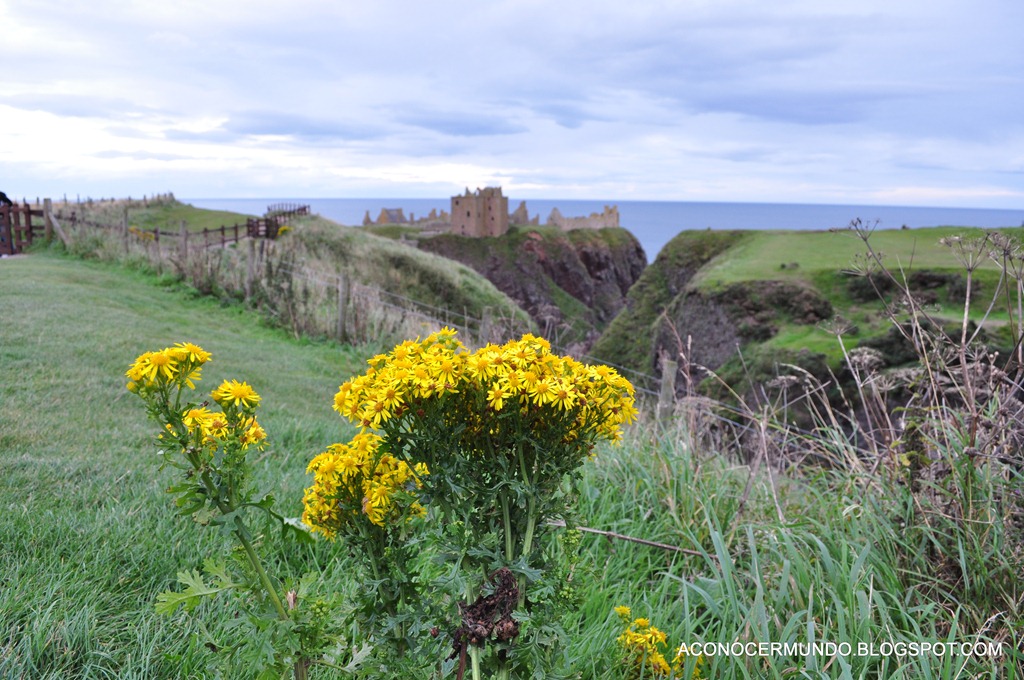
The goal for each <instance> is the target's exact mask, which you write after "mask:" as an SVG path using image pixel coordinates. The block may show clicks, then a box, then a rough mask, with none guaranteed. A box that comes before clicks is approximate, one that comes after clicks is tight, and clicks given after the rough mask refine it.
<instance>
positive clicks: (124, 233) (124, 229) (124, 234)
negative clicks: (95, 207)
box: [121, 206, 128, 255]
mask: <svg viewBox="0 0 1024 680" xmlns="http://www.w3.org/2000/svg"><path fill="white" fill-rule="evenodd" d="M121 241H122V242H123V244H124V254H125V255H127V254H128V206H125V207H124V213H123V214H122V215H121Z"/></svg>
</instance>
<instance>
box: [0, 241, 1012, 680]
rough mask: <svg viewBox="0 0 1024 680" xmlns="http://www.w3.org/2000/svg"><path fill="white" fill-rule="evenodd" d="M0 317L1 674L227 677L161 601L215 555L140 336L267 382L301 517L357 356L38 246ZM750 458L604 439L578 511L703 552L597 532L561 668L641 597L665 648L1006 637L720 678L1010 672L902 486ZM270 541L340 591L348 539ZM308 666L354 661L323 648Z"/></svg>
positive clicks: (977, 575)
mask: <svg viewBox="0 0 1024 680" xmlns="http://www.w3.org/2000/svg"><path fill="white" fill-rule="evenodd" d="M0 316H2V319H3V323H2V324H0V470H2V474H0V509H2V512H3V521H2V522H0V677H2V678H52V679H57V678H61V679H63V678H168V679H172V678H207V677H216V675H215V672H214V670H213V669H214V668H215V666H214V664H215V662H216V655H214V654H213V653H212V652H211V651H210V649H209V648H208V647H207V645H206V642H208V641H209V640H210V639H211V638H210V637H207V635H209V636H212V638H213V639H216V640H217V641H219V642H223V640H224V637H223V636H226V635H228V632H227V631H226V626H225V625H223V624H225V622H224V621H223V619H222V618H221V617H219V616H218V611H217V609H216V604H215V603H214V604H213V605H203V606H201V607H200V608H198V609H197V610H196V611H195V612H193V613H192V614H191V615H187V614H185V613H183V612H179V613H178V614H176V615H175V616H173V617H171V618H164V617H161V616H157V615H156V614H155V613H154V612H153V603H154V600H155V597H156V595H157V594H158V593H159V592H161V591H163V590H166V589H168V588H171V587H174V579H175V574H176V572H178V571H180V570H183V569H193V568H197V567H198V566H199V565H200V564H201V562H202V559H203V558H204V557H206V556H208V555H210V554H211V553H212V554H216V553H217V550H218V540H219V539H218V538H217V537H216V536H213V535H211V534H212V532H203V531H200V530H199V529H198V528H197V527H195V526H192V525H191V523H190V522H189V521H187V520H181V519H178V518H175V517H174V516H173V514H172V511H171V509H170V508H169V507H168V503H169V499H168V496H167V495H166V494H164V492H163V489H164V488H165V487H166V486H167V485H168V484H169V483H170V482H171V481H172V480H173V475H174V472H173V471H172V470H164V471H162V472H161V471H159V470H158V462H157V457H156V455H155V453H154V448H153V446H152V436H153V434H154V426H153V423H151V422H148V421H147V420H146V417H145V413H144V410H143V408H142V405H141V402H139V401H138V400H137V399H136V398H135V397H133V396H132V395H130V394H129V393H128V392H127V391H125V389H124V383H125V380H124V377H123V373H124V371H125V369H126V368H127V366H128V364H129V363H130V362H131V361H132V360H133V359H134V358H135V357H136V356H137V355H138V354H139V353H141V352H142V351H144V350H146V349H156V348H159V347H164V346H167V345H169V344H171V343H174V342H177V341H181V340H188V341H191V342H195V343H197V344H199V345H201V346H202V347H204V348H206V349H207V350H209V351H211V352H213V355H214V359H213V361H212V362H211V363H210V364H209V365H208V367H206V368H204V381H203V383H201V385H203V386H205V387H206V389H212V388H213V387H214V386H216V385H217V384H218V383H219V382H220V380H221V379H223V378H228V377H231V378H237V379H240V380H246V381H248V382H249V383H250V384H252V385H253V386H254V387H255V389H256V390H257V391H258V392H259V393H260V394H261V395H262V396H263V404H262V405H261V414H262V415H261V422H262V423H263V424H264V426H265V427H266V429H267V432H268V433H269V436H270V438H271V443H272V445H271V447H270V448H269V449H268V451H266V452H265V453H264V454H262V455H260V456H259V457H258V458H257V459H256V464H255V467H256V473H257V478H258V480H259V481H260V483H261V486H262V487H263V488H266V489H267V490H272V491H274V492H275V495H276V496H277V497H278V499H279V503H280V506H281V508H282V510H283V511H284V512H285V513H287V514H298V512H299V505H300V496H301V491H302V488H303V486H305V485H306V484H308V483H309V482H308V478H307V477H306V475H305V474H304V468H305V466H306V463H307V461H308V460H309V459H310V458H311V457H312V456H313V455H315V454H316V453H318V452H319V451H320V450H321V449H322V448H323V447H324V446H325V445H326V444H328V443H330V442H332V441H338V440H341V439H342V438H343V437H347V436H348V435H349V434H351V431H349V430H347V429H346V427H344V426H343V423H342V421H341V419H340V418H338V416H337V415H336V414H335V413H334V412H333V411H332V410H331V403H332V396H333V394H334V392H335V390H336V389H337V386H338V384H339V383H340V382H341V381H342V380H344V379H346V378H347V377H349V376H350V375H352V374H353V373H355V372H362V370H363V368H364V367H365V364H364V363H363V359H364V357H363V356H362V355H361V354H360V353H359V352H357V351H355V350H353V349H351V348H347V347H343V346H338V345H335V344H318V343H310V342H303V341H296V340H294V339H292V338H290V337H289V336H286V335H285V334H284V333H283V332H281V331H278V330H274V329H269V328H267V327H265V326H264V325H262V324H261V322H260V321H259V319H258V318H257V317H256V316H255V315H253V314H251V313H248V312H245V311H242V310H241V309H240V308H238V307H233V306H221V305H220V304H218V303H216V302H213V301H211V300H210V299H208V298H206V299H203V298H201V299H194V298H189V297H187V296H186V295H185V294H184V293H183V291H182V290H181V289H180V288H163V287H159V286H157V285H156V279H154V278H152V277H148V276H144V275H140V274H138V273H133V272H129V271H126V270H123V269H119V268H114V267H111V266H110V265H104V264H101V263H96V262H83V261H80V260H75V259H71V258H65V257H59V256H55V255H52V254H48V253H45V252H44V253H37V254H33V255H30V256H28V257H23V258H14V259H5V260H0ZM374 349H375V348H365V349H364V350H363V352H364V353H372V352H373V351H374ZM748 474H749V470H748V469H747V468H746V466H744V465H740V464H738V463H736V462H735V460H734V459H731V458H727V457H724V456H719V455H715V451H714V450H713V449H711V448H709V447H708V446H707V445H703V446H695V445H694V444H693V443H692V439H691V438H690V437H689V436H688V434H687V431H686V430H685V429H683V428H681V427H678V426H676V425H670V426H668V427H664V428H662V427H657V426H654V425H653V424H651V423H649V422H646V423H644V424H643V426H641V427H637V428H634V429H633V430H632V431H630V432H629V433H628V434H627V437H626V442H625V445H623V446H619V447H602V448H601V449H599V450H598V451H597V456H596V457H595V459H594V460H593V461H592V462H590V463H588V465H587V466H586V467H585V470H584V479H583V483H582V486H581V490H580V491H581V494H580V513H581V518H582V521H583V523H584V524H586V525H587V526H590V527H594V528H598V529H601V530H605V531H614V532H619V533H622V534H627V535H631V536H635V537H640V538H645V539H648V540H654V541H661V542H664V543H669V544H672V545H676V546H682V547H685V548H690V549H695V550H697V551H698V552H699V553H700V554H699V555H696V556H690V555H682V554H679V553H674V552H669V551H665V550H662V549H660V548H656V547H649V546H643V545H638V544H635V543H630V542H626V541H621V540H617V541H612V540H609V539H607V538H604V537H600V536H594V535H587V536H586V537H585V540H584V544H583V550H584V554H583V559H582V561H581V564H580V567H579V571H578V573H577V574H576V575H575V576H574V580H573V583H572V585H573V586H574V587H575V588H577V589H578V590H579V596H580V605H579V607H578V608H577V609H576V611H575V612H574V614H573V615H572V617H571V620H570V621H569V622H568V624H569V631H570V634H571V639H572V642H571V645H570V646H569V649H568V650H567V652H566V660H567V663H568V664H569V665H570V666H571V668H572V669H573V672H574V674H573V676H572V677H580V678H587V679H591V678H594V679H597V678H600V679H602V680H612V679H615V678H624V674H623V672H622V671H621V670H620V669H619V668H618V666H617V665H616V663H615V660H616V651H615V642H614V640H615V637H616V636H617V635H618V634H619V632H620V629H619V625H618V622H617V620H616V617H615V615H614V614H613V613H612V611H611V609H612V607H614V606H616V605H627V606H630V607H631V608H632V609H633V613H634V615H635V616H647V617H649V618H650V619H651V621H652V623H653V624H654V625H656V626H658V627H659V628H661V629H662V630H664V631H665V632H666V633H667V635H668V638H669V644H670V645H673V646H674V645H678V644H680V643H682V642H688V643H694V642H699V641H709V642H712V641H713V642H732V641H742V642H749V641H752V642H788V641H807V640H809V639H816V640H825V641H831V642H834V643H840V642H850V643H858V642H871V643H874V644H875V645H876V646H877V645H878V644H880V643H883V642H916V641H956V642H974V641H976V640H982V641H986V642H991V641H995V642H1001V643H1002V644H1003V647H1002V648H1001V650H1002V651H1001V653H1000V655H999V656H998V657H996V658H988V657H961V656H956V655H946V656H944V657H937V656H934V655H922V656H909V657H904V658H897V657H896V656H886V655H876V656H874V657H869V656H850V657H846V656H840V657H828V656H821V655H815V654H812V655H807V656H792V655H788V656H779V657H761V656H738V657H715V658H709V659H708V663H707V665H706V666H705V671H706V677H710V678H766V677H767V678H796V677H815V678H818V677H827V678H942V679H949V680H952V679H953V678H962V677H972V678H976V677H986V678H1014V677H1019V675H1018V672H1019V666H1018V664H1020V663H1022V661H1024V658H1022V657H1021V656H1020V654H1019V653H1017V655H1016V656H1014V654H1015V653H1014V652H1013V649H1014V647H1017V646H1019V645H1020V644H1021V640H1022V635H1024V630H1022V629H1021V625H1020V623H1019V617H1018V618H1014V619H1012V620H1010V619H1009V617H1008V616H1007V609H1006V608H1004V607H997V606H996V605H995V604H992V603H991V602H989V601H987V600H986V599H985V598H984V597H981V596H979V595H977V594H975V595H973V596H971V597H967V596H966V595H965V594H964V592H962V591H961V590H958V587H957V586H956V585H955V584H950V583H946V582H943V581H940V580H938V579H937V578H936V577H935V574H934V573H933V569H932V565H931V564H930V563H929V562H928V561H927V558H926V557H924V556H923V551H922V550H921V549H920V548H921V545H922V544H918V543H915V541H918V540H925V539H922V538H921V537H920V536H919V535H918V534H915V533H914V532H911V531H909V529H908V528H907V527H906V525H905V523H906V520H907V516H906V514H905V511H906V508H905V507H903V506H902V505H901V503H902V501H901V500H900V499H899V498H886V497H884V496H880V495H877V491H878V490H877V489H876V488H875V487H874V486H873V485H864V484H861V483H860V482H859V481H858V480H857V479H856V478H854V477H844V476H842V475H839V474H836V475H820V476H814V475H802V474H795V473H794V474H792V475H788V476H783V477H779V478H777V479H775V480H774V484H773V483H772V480H771V479H770V478H769V477H768V476H767V475H765V474H763V473H762V474H759V475H758V476H757V477H756V478H755V479H754V483H753V486H752V492H751V494H750V498H749V500H748V502H747V504H746V506H745V507H744V508H742V509H741V503H740V498H741V495H742V494H743V491H744V486H745V484H746V482H747V479H748ZM773 489H774V492H773ZM901 508H902V509H901ZM915 537H916V538H915ZM968 557H970V554H969V550H968V551H967V554H961V555H960V559H967V558H968ZM276 559H277V562H278V563H279V564H280V565H282V566H284V567H288V568H292V569H298V570H310V571H313V572H315V573H317V574H318V578H319V580H320V582H321V583H322V584H323V585H324V586H325V587H327V588H329V589H333V590H337V591H339V592H342V593H345V592H347V590H350V589H351V580H350V579H349V578H348V577H347V575H346V564H347V558H346V556H345V550H344V546H342V545H334V544H321V545H317V546H315V547H314V548H312V549H307V548H302V549H295V550H294V551H290V552H289V553H288V554H286V555H278V556H277V557H276ZM952 559H957V557H956V556H952ZM984 559H986V560H988V561H989V562H986V564H989V563H990V564H991V566H992V569H991V570H990V571H991V572H992V573H997V572H998V570H999V568H1001V567H1002V564H1003V563H1002V562H1001V558H1000V557H999V553H998V552H996V553H994V554H992V555H988V556H986V557H984ZM300 573H301V572H300ZM987 577H988V575H987V574H986V573H983V572H980V571H978V570H974V571H972V572H971V578H972V579H973V581H972V584H971V585H972V587H974V588H975V590H974V591H972V592H974V593H977V592H979V591H978V589H979V588H982V591H981V592H984V589H983V586H984V585H985V579H986V578H987ZM204 631H208V632H204ZM229 677H236V676H229ZM237 677H240V676H237ZM311 677H313V678H333V677H351V676H346V675H343V674H341V673H340V672H335V671H333V670H331V669H329V668H319V669H314V672H313V673H312V674H311ZM361 677H366V678H374V677H380V676H379V675H375V674H374V672H373V669H365V670H364V673H363V675H362V676H361ZM410 680H412V679H410ZM415 680H419V679H415Z"/></svg>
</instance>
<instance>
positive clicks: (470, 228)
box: [452, 187, 508, 237]
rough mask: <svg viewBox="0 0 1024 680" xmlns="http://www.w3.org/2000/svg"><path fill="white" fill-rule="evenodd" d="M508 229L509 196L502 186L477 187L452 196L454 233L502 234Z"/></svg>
mask: <svg viewBox="0 0 1024 680" xmlns="http://www.w3.org/2000/svg"><path fill="white" fill-rule="evenodd" d="M507 231H508V198H507V197H506V196H502V195H501V187H487V188H486V189H477V190H476V192H474V193H470V192H469V189H468V188H467V189H466V193H465V194H463V195H461V196H452V233H453V234H461V235H462V236H476V237H480V236H501V235H502V234H504V233H505V232H507Z"/></svg>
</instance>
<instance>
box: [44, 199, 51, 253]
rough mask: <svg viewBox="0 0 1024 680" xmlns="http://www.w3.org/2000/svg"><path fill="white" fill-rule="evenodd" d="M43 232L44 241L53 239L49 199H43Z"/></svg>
mask: <svg viewBox="0 0 1024 680" xmlns="http://www.w3.org/2000/svg"><path fill="white" fill-rule="evenodd" d="M43 233H44V234H45V236H44V238H45V239H46V242H47V243H49V242H50V241H52V240H53V203H51V201H50V199H48V198H44V199H43Z"/></svg>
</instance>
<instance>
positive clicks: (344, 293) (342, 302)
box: [338, 273, 348, 342]
mask: <svg viewBox="0 0 1024 680" xmlns="http://www.w3.org/2000/svg"><path fill="white" fill-rule="evenodd" d="M347 316H348V276H346V275H345V274H344V273H343V274H341V275H340V276H339V277H338V340H339V341H340V342H344V341H345V320H346V319H345V317H347Z"/></svg>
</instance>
